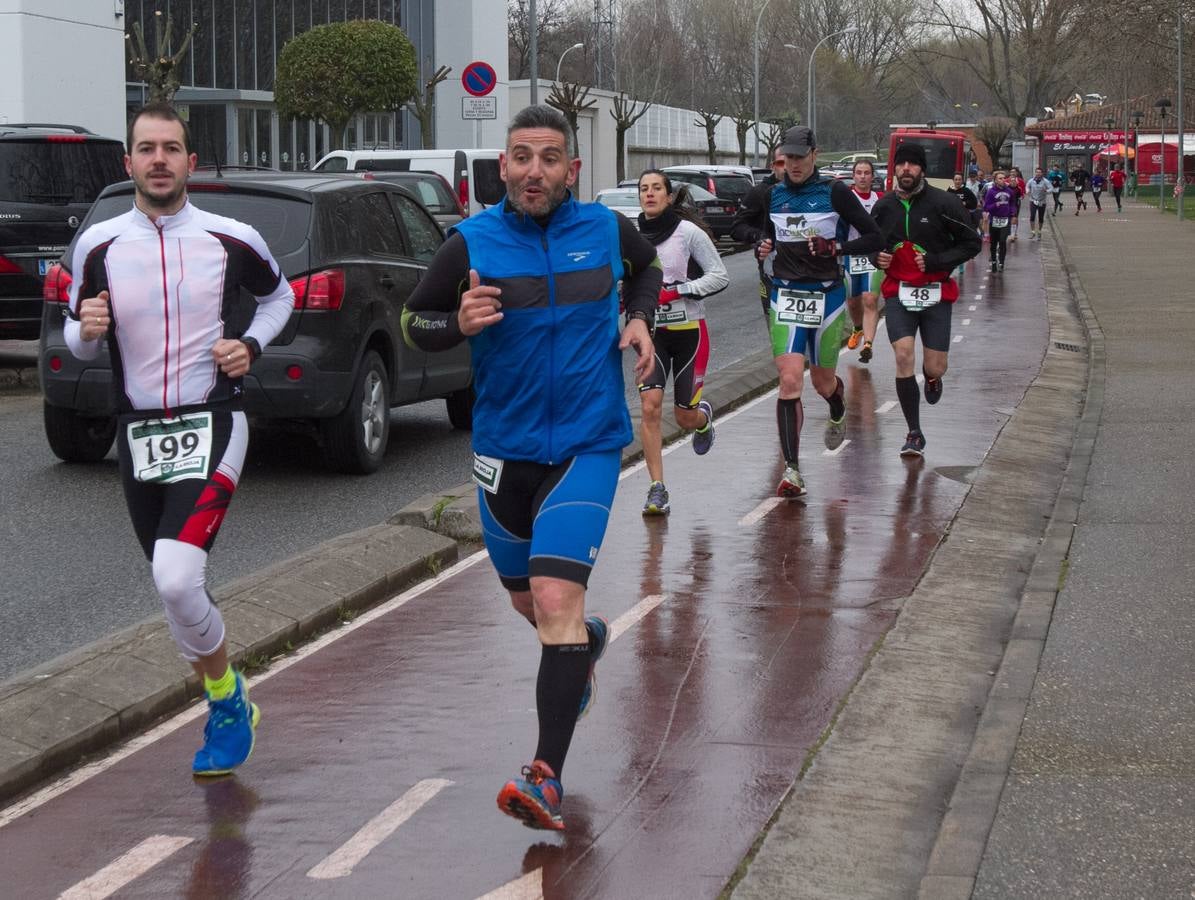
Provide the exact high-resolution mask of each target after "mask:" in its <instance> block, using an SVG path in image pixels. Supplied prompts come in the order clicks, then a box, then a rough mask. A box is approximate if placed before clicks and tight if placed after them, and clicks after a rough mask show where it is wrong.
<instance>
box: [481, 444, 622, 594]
mask: <svg viewBox="0 0 1195 900" xmlns="http://www.w3.org/2000/svg"><path fill="white" fill-rule="evenodd" d="M621 466H622V451H621V450H603V451H600V452H597V453H581V454H578V455H577V456H574V457H573V458H572V459H570V460H568V461H567V462H563V463H560V464H558V465H546V464H543V463H534V462H526V461H522V460H496V459H492V458H490V457H482V456H476V455H475V456H474V457H473V480H474V481H476V482H477V485H478V486H477V498H478V506H479V507H480V510H481V526H482V533H483V535H484V537H485V547H486V550H488V551H489V554H490V559H491V560H492V561H493V563H494V568H495V569H497V570H498V578H499V579H500V580H501V581H502V584H503V586H504V587H505V588H506V589H507V590H509V591H528V590H530V589H531V579H532V578H533V577H536V576H546V577H549V578H562V579H564V580H565V581H571V582H574V583H575V584H579V585H581V586H582V587H585V586H587V585H588V584H589V573H590V572H591V571H592V570H593V564H594V562H595V561H596V560H597V555H598V550H599V548H600V547H601V546H602V538H603V537H604V536H605V534H606V523H607V522H608V521H609V518H610V507H611V505H612V504H613V502H614V489H615V487H617V485H618V471H619V469H620V468H621Z"/></svg>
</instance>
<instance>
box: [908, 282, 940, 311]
mask: <svg viewBox="0 0 1195 900" xmlns="http://www.w3.org/2000/svg"><path fill="white" fill-rule="evenodd" d="M897 296H898V297H899V298H900V305H901V306H903V307H904V308H905V309H907V310H910V311H912V312H920V311H921V310H923V309H928V308H929V307H931V306H935V305H937V304H938V303H940V302H941V301H942V283H941V282H939V281H932V282H930V283H929V284H909V283H908V282H907V281H902V282H901V283H900V293H899V294H898V295H897Z"/></svg>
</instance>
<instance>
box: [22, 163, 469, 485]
mask: <svg viewBox="0 0 1195 900" xmlns="http://www.w3.org/2000/svg"><path fill="white" fill-rule="evenodd" d="M188 190H189V194H190V198H191V202H192V203H194V204H195V205H196V206H198V207H199V208H201V209H205V210H209V211H211V212H213V213H217V214H219V215H225V216H229V217H231V218H234V219H239V220H240V221H242V222H245V223H247V224H250V225H252V226H253V227H254V228H256V229H257V230H258V232H259V233H260V234H261V236H262V238H264V239H265V242H266V244H267V245H269V247H270V250H271V252H272V253H273V254H274V257H275V258H276V259H277V260H278V264H279V265H280V266H281V267H282V271H283V272H284V273H285V275H286V277H287V278H288V279H289V280H290V283H291V286H292V287H293V288H294V291H295V312H294V314H293V315H292V316H291V318H290V321H289V322H288V323H287V325H286V327H285V328H284V329H283V331H282V333H281V334H280V335H279V336H278V337H277V338H276V339H275V340H274V341H273V342H271V344H270V345H269V346H268V347H266V348H265V352H264V353H263V354H262V356H261V358H260V359H259V360H258V361H257V362H256V363H254V364H253V368H252V370H251V371H250V373H249V374H248V375H246V376H245V405H246V412H247V413H248V414H249V416H250V419H251V421H252V420H254V419H257V420H261V419H275V420H276V419H286V420H294V419H301V420H309V421H312V422H314V423H315V425H316V426H317V430H318V435H319V438H320V440H321V444H322V446H323V449H324V455H325V456H326V458H327V460H328V462H329V463H330V464H331V465H332V466H333V467H334V468H337V469H339V470H341V471H346V472H358V473H367V472H372V471H374V470H375V469H377V467H378V466H379V465H380V464H381V462H382V457H383V455H384V454H385V452H386V442H387V440H388V438H389V434H390V407H392V406H400V405H403V404H407V403H415V402H418V401H421V400H428V399H432V398H436V397H444V398H446V399H447V403H448V418H449V420H450V421H451V422H452V425H453V426H454V427H456V428H469V427H471V425H472V418H473V390H472V387H471V382H472V368H471V366H470V361H469V349H468V345H467V344H461V345H460V346H459V347H456V348H454V349H452V350H449V351H445V352H443V353H424V352H422V351H418V350H412V349H411V348H410V347H408V346H407V345H406V343H405V342H404V341H403V338H402V327H401V323H400V316H401V314H402V308H403V304H404V303H405V302H406V300H407V297H408V296H410V293H411V291H412V290H413V289H414V287H415V285H416V284H417V283H418V281H419V279H420V277H422V275H423V272H424V271H425V270H426V268H427V264H428V261H429V260H430V259H431V258H432V256H433V255H434V254H435V252H436V250H437V249H438V248H439V246H440V244H441V243H442V242H443V240H444V236H443V232H442V231H441V230H440V228H439V226H438V225H437V224H436V222H435V221H434V220H433V219H432V217H431V216H430V215H429V214H428V212H427V210H426V209H425V208H424V207H423V206H422V205H420V204H419V202H418V201H417V200H416V199H415V197H414V196H413V195H412V194H410V193H409V192H408V191H406V190H405V189H404V188H401V187H398V186H397V185H393V184H389V183H387V182H384V181H365V180H362V179H359V178H352V177H346V176H342V175H325V174H321V173H318V172H307V173H294V174H277V175H269V174H260V173H254V174H249V173H236V174H226V175H224V176H223V177H220V176H218V175H216V174H210V175H209V174H204V175H193V176H192V177H191V179H190V181H189V183H188ZM132 202H133V186H132V184H131V183H128V182H126V183H123V184H119V185H115V186H113V187H110V188H108V189H107V190H106V191H104V193H103V194H101V195H100V198H99V200H97V201H96V203H95V205H94V206H93V207H92V210H91V212H90V214H89V215H88V216H87V219H86V220H85V221H84V222H83V226H82V228H80V231H82V230H83V228H85V227H86V226H87V225H88V224H90V223H91V222H93V221H95V222H98V221H103V220H105V219H109V218H112V217H114V216H117V215H120V214H121V213H124V212H126V211H127V210H128V209H129V208H130V206H131V204H132ZM63 260H64V263H65V264H69V261H70V255H69V253H68V254H67V255H65V256H64V258H63ZM69 278H70V274H69V272H67V271H66V269H65V268H64V267H63V266H62V265H59V266H57V267H55V268H54V269H52V270H51V272H50V273H49V274H48V275H47V278H46V285H45V293H46V302H45V303H44V304H43V306H44V308H45V313H44V318H43V321H42V339H41V352H40V355H39V360H38V366H39V374H40V376H41V384H42V391H43V393H44V395H45V429H46V437H47V438H48V440H49V443H50V449H52V450H53V451H54V453H55V454H56V455H57V456H59V457H60V458H62V459H64V460H67V461H72V462H84V461H93V460H97V459H102V458H103V457H104V456H105V455H106V454H107V452H108V450H109V449H110V448H111V446H112V441H113V439H114V437H115V424H114V419H113V416H112V412H113V409H114V406H113V403H112V397H111V371H110V368H109V360H108V354H107V351H106V350H103V351H101V353H100V356H99V357H98V358H97V359H96V360H94V361H91V362H84V361H81V360H78V359H76V358H75V357H74V356H73V355H72V354H71V352H70V350H69V349H68V348H67V346H66V343H65V340H64V338H63V333H62V323H63V319H64V317H65V315H66V300H67V287H68V285H69ZM244 301H245V308H244V316H243V317H244V325H246V326H247V325H248V322H249V319H250V318H251V317H252V312H253V309H254V304H255V303H256V301H255V300H254V299H253V298H252V297H251V296H249V295H248V294H246V295H245V296H244Z"/></svg>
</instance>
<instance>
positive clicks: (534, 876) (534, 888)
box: [477, 869, 544, 900]
mask: <svg viewBox="0 0 1195 900" xmlns="http://www.w3.org/2000/svg"><path fill="white" fill-rule="evenodd" d="M543 898H544V870H543V869H536V870H535V871H534V872H528V873H527V874H526V875H524V876H523V877H522V878H516V879H515V880H514V881H508V882H507V883H506V884H504V885H502V887H500V888H495V889H494V890H492V891H490V892H489V893H488V894H483V895H482V896H480V897H478V898H477V900H543Z"/></svg>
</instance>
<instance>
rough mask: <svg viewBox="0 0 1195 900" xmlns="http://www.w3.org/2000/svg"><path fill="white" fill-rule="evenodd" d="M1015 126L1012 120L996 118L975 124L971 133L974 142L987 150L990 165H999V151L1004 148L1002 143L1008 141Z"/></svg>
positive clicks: (981, 120) (992, 117)
mask: <svg viewBox="0 0 1195 900" xmlns="http://www.w3.org/2000/svg"><path fill="white" fill-rule="evenodd" d="M1016 124H1017V123H1016V122H1014V121H1013V120H1012V119H1005V118H1000V117H998V116H991V117H989V118H986V119H980V120H979V121H978V122H976V123H975V131H974V132H973V134H974V136H975V140H976V141H978V142H979V143H981V144H983V146H984V147H985V148H987V151H988V156H990V157H991V159H992V165H999V164H1000V162H999V161H1000V150H1001V148H1002V147H1003V146H1004V142H1005V141H1007V140H1008V136H1009V135H1010V134H1012V133H1013V131H1014V129H1015V128H1016Z"/></svg>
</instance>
